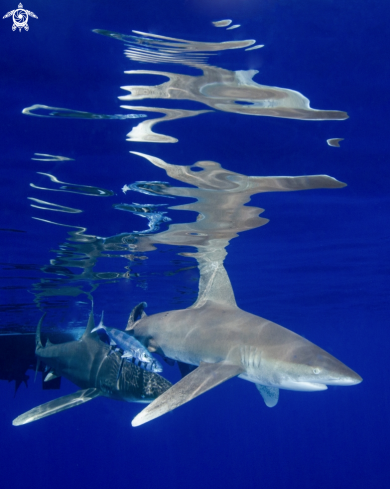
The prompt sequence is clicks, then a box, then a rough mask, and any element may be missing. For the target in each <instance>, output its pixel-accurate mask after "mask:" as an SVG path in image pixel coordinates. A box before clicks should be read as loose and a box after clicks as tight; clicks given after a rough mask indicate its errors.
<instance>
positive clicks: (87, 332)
mask: <svg viewBox="0 0 390 489" xmlns="http://www.w3.org/2000/svg"><path fill="white" fill-rule="evenodd" d="M93 329H95V320H94V318H93V309H92V310H91V313H90V315H89V319H88V324H87V327H86V328H85V331H84V334H83V336H82V338H81V339H83V338H85V337H86V336H88V335H90V334H91V333H92V330H93Z"/></svg>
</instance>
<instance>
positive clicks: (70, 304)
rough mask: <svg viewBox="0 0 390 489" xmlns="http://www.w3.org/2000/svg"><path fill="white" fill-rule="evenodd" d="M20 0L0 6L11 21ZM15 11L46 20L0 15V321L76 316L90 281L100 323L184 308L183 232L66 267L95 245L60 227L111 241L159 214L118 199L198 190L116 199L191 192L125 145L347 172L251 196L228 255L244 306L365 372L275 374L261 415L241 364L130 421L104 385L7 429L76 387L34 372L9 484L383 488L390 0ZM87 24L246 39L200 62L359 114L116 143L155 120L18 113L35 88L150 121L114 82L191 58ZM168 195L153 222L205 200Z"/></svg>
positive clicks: (182, 155)
mask: <svg viewBox="0 0 390 489" xmlns="http://www.w3.org/2000/svg"><path fill="white" fill-rule="evenodd" d="M210 3H212V5H211V6H210V5H209V4H210ZM16 5H17V3H16V1H11V0H7V1H6V2H3V3H2V7H3V14H2V15H4V14H5V13H6V12H8V11H10V10H12V9H15V8H16ZM23 5H24V8H25V9H29V10H31V11H32V12H34V13H35V14H36V15H37V16H38V19H34V18H29V21H28V24H29V31H28V32H26V31H25V30H22V32H19V30H16V31H15V32H13V31H12V29H11V27H12V18H6V19H3V20H2V21H1V24H0V36H1V38H0V45H1V55H0V63H1V67H0V73H1V85H0V87H1V88H0V90H1V100H2V101H1V111H2V131H1V136H0V138H1V172H2V173H1V180H0V182H1V192H0V209H1V226H0V227H1V228H2V231H1V236H2V239H1V259H0V262H1V271H2V273H1V279H2V282H1V283H2V285H1V295H0V298H1V304H0V307H1V326H0V328H1V330H2V332H3V333H10V332H11V333H15V332H18V333H27V332H34V331H35V328H36V324H37V322H38V320H39V318H40V316H41V311H42V310H44V311H46V312H48V316H47V322H46V323H45V324H46V329H47V330H48V331H56V330H61V331H67V330H70V329H72V328H82V327H84V325H86V321H87V317H88V314H89V311H90V298H91V297H93V300H94V304H95V311H96V317H98V314H100V312H101V311H102V310H104V314H105V318H106V319H107V321H109V324H110V325H111V326H114V327H118V328H120V329H122V328H123V327H124V325H125V324H126V321H127V318H128V314H129V312H130V310H131V308H132V307H133V306H134V305H135V304H137V303H139V302H141V301H146V302H147V303H148V314H153V313H157V312H161V311H165V310H170V309H178V308H183V307H188V306H190V305H191V304H192V303H193V302H194V300H195V299H196V295H197V285H198V277H199V274H198V271H197V268H196V262H195V260H193V259H191V258H188V257H184V256H182V255H178V252H186V251H194V250H193V249H192V248H191V247H189V246H183V247H180V248H179V247H177V246H171V245H169V244H166V245H159V246H158V247H157V250H156V251H148V252H145V253H143V254H142V253H141V254H139V255H138V256H142V257H143V258H142V259H136V260H135V261H132V260H131V259H130V258H125V257H120V256H118V255H119V254H120V253H116V256H115V257H108V256H104V255H107V254H109V253H108V252H107V250H106V251H104V252H103V253H102V254H98V256H97V258H96V263H95V266H94V268H93V273H95V274H100V275H99V276H97V275H95V276H93V277H88V275H85V270H89V268H88V267H85V268H81V267H80V266H79V267H76V266H73V267H72V266H68V265H69V263H68V262H67V261H66V260H67V259H69V256H70V255H69V254H68V255H67V254H66V253H71V257H73V258H75V256H76V255H72V253H76V254H77V253H85V252H86V250H85V248H78V249H76V248H72V243H73V245H74V241H70V240H69V238H71V239H72V236H71V235H69V232H72V231H73V232H75V231H77V229H79V228H86V231H85V234H87V235H90V236H96V237H101V238H104V237H105V238H107V237H112V236H116V235H119V234H121V233H132V232H142V231H145V230H148V220H147V219H145V217H141V216H140V215H138V214H137V213H132V212H124V211H122V210H118V209H115V208H114V207H113V206H114V205H118V204H129V205H130V204H133V203H137V204H140V205H142V204H153V205H156V204H168V206H171V205H180V204H182V203H185V202H187V201H188V199H187V200H185V199H179V198H178V199H176V200H175V201H174V202H173V201H172V202H170V201H169V199H166V198H164V197H161V196H157V197H154V196H149V195H145V194H141V193H135V192H127V193H126V194H124V193H123V192H122V190H121V189H122V187H123V186H124V185H130V184H131V183H134V182H137V181H149V182H150V181H164V182H169V183H170V184H171V185H172V186H181V185H183V186H185V184H180V183H178V182H177V181H175V180H173V179H172V178H170V177H168V176H167V175H166V174H165V172H164V170H162V169H160V168H157V167H154V166H153V165H151V164H150V163H149V162H147V161H146V160H144V159H142V158H140V157H139V156H135V155H132V154H130V153H129V151H137V152H140V153H145V154H148V155H152V156H156V157H158V158H161V159H163V160H164V161H166V162H169V163H172V164H175V165H192V164H193V163H195V162H196V161H199V160H212V161H217V162H219V163H220V164H221V165H222V166H223V167H224V168H225V169H228V170H230V171H233V172H237V173H241V174H244V175H254V176H274V175H276V176H279V175H289V176H296V175H315V174H326V175H330V176H332V177H334V178H337V179H338V180H340V181H342V182H345V183H347V184H348V186H347V187H345V188H341V189H325V190H308V191H305V192H291V193H281V192H275V193H265V194H258V195H255V196H254V197H253V198H252V200H251V204H250V205H253V206H257V207H259V208H262V209H265V211H264V212H263V213H262V217H265V218H267V219H269V220H270V222H269V223H268V224H267V225H265V226H262V227H259V228H256V229H252V230H249V231H246V232H242V233H240V235H239V237H237V238H235V239H232V241H231V242H230V245H229V246H228V248H227V251H228V256H227V258H226V260H225V266H226V269H227V271H228V273H229V276H230V279H231V282H232V286H233V289H234V292H235V296H236V301H237V304H238V305H239V306H240V307H241V308H242V309H244V310H247V311H249V312H251V313H254V314H257V315H259V316H262V317H264V318H267V319H270V320H272V321H274V322H276V323H278V324H281V325H283V326H285V327H287V328H289V329H291V330H293V331H295V332H296V333H298V334H300V335H302V336H304V337H306V338H308V339H310V340H311V341H313V342H314V343H316V344H318V345H319V346H321V347H322V348H324V349H325V350H327V351H328V352H330V353H331V354H332V355H334V356H335V357H336V358H339V359H340V360H341V361H343V362H345V363H346V365H348V366H349V367H351V368H352V369H354V370H355V371H357V372H358V373H359V374H360V375H361V376H362V377H363V379H364V381H363V383H362V384H360V385H358V386H353V387H348V388H346V387H330V388H329V389H328V390H327V391H324V392H314V393H306V392H293V391H286V390H283V391H281V394H280V401H279V404H278V405H277V406H276V407H275V408H273V409H269V408H267V407H266V406H265V405H264V403H263V401H262V399H261V398H260V396H259V393H258V392H257V390H256V389H255V387H254V386H253V385H252V384H251V383H249V382H244V381H243V380H240V379H232V380H229V381H228V382H225V383H223V384H222V385H220V386H218V387H217V388H215V389H213V390H211V391H209V392H207V393H206V394H204V395H203V396H201V397H199V398H197V399H195V400H193V401H191V402H190V403H188V404H186V405H184V406H182V407H180V408H179V409H177V410H175V411H173V412H172V413H169V414H167V415H165V416H162V417H161V418H158V419H156V420H154V421H152V422H150V423H147V424H145V425H143V426H141V427H138V428H132V427H131V425H130V423H131V420H132V418H133V417H134V416H135V415H136V414H137V413H138V412H139V411H140V410H141V409H142V407H143V406H142V405H137V404H127V403H119V402H114V401H111V400H109V399H103V398H99V399H96V400H94V401H92V402H91V403H88V404H86V405H84V406H80V407H77V408H76V409H71V410H69V411H65V412H63V413H60V414H58V415H55V416H51V417H48V418H45V419H43V420H41V421H38V422H36V423H32V424H30V425H26V426H20V427H13V426H12V424H11V423H12V420H13V419H14V418H15V417H16V416H18V415H19V414H21V413H23V412H25V411H27V410H28V409H31V408H32V407H34V406H36V405H39V404H42V403H44V402H47V401H48V400H50V399H53V398H55V397H59V395H65V394H68V393H71V392H74V391H75V390H76V388H75V386H73V385H72V384H70V383H69V382H67V381H63V382H62V387H61V391H43V390H42V389H41V383H40V382H37V383H35V384H34V382H33V375H34V374H33V372H32V371H29V372H28V375H29V376H30V380H29V383H28V389H26V387H25V386H24V385H22V386H21V387H20V389H19V390H18V392H17V395H16V397H15V398H14V384H13V383H8V382H6V381H2V382H1V383H0V390H1V399H2V402H1V415H2V416H1V442H0V468H1V479H2V486H4V487H13V488H15V489H19V488H22V487H23V488H25V487H30V488H38V487H39V488H40V489H46V488H49V487H53V486H55V487H57V488H58V489H62V488H68V487H69V486H70V485H73V486H76V487H93V486H96V487H105V486H108V485H111V484H115V485H123V486H125V487H126V486H130V485H131V486H132V487H145V486H146V487H148V488H149V487H163V488H165V487H170V488H188V489H191V488H198V487H207V488H208V487H226V488H233V487H241V486H242V487H243V486H246V487H248V488H257V487H267V486H271V485H272V487H275V488H289V489H293V488H298V487H299V488H301V489H302V488H313V487H316V488H320V487H333V488H337V489H338V488H340V489H341V488H343V489H344V488H346V487H354V488H359V489H360V488H366V487H376V488H385V487H388V486H389V469H388V453H389V449H390V446H389V434H390V432H389V415H388V412H389V407H390V399H389V388H388V381H387V374H388V371H389V369H388V347H387V345H388V342H389V339H390V337H389V333H388V309H389V307H388V302H389V290H388V289H389V286H388V272H389V265H390V263H389V253H388V243H389V218H388V216H389V203H390V199H389V196H388V181H389V177H390V170H389V168H390V167H389V165H388V159H389V149H388V134H387V133H388V129H387V126H388V121H387V112H386V106H387V100H388V86H387V80H388V79H389V71H390V70H389V63H388V61H387V58H388V49H389V45H388V37H389V31H388V22H387V19H388V15H389V11H390V8H389V6H388V5H387V4H386V2H381V1H375V0H374V1H371V2H370V4H369V5H366V4H365V3H363V2H348V1H346V0H339V1H333V0H317V1H316V2H312V1H308V0H297V1H294V2H291V1H288V0H268V1H262V2H260V1H258V0H256V1H255V0H240V1H237V0H229V1H220V0H218V1H216V0H215V1H213V2H210V1H206V0H189V1H170V0H165V1H164V2H158V1H156V0H143V1H142V2H135V1H131V2H129V1H127V2H125V1H119V2H115V3H111V2H105V3H103V2H101V3H96V2H92V1H85V2H83V3H82V4H81V3H80V2H76V1H69V2H52V3H50V4H49V3H47V2H43V1H34V0H31V1H30V2H29V3H28V4H27V3H26V4H23ZM221 19H232V20H233V22H232V25H233V24H240V25H241V27H240V28H237V29H234V30H228V31H227V30H226V29H225V28H216V27H214V26H213V25H212V24H211V22H212V21H218V20H221ZM92 29H105V30H108V31H112V32H116V33H121V34H128V35H131V34H132V32H131V31H132V30H137V31H141V32H144V33H149V34H156V35H161V36H167V37H172V38H176V39H186V40H190V41H202V42H215V43H217V42H218V43H220V42H224V41H233V40H236V41H237V40H247V39H255V40H256V41H257V44H264V48H261V49H258V50H254V51H244V50H243V49H237V50H231V51H225V52H223V53H218V54H216V55H215V56H212V57H210V59H209V63H210V64H214V65H216V66H219V67H222V68H224V69H226V70H250V69H253V70H259V73H258V74H257V75H255V77H254V80H255V81H256V82H257V83H258V84H261V85H267V86H272V87H281V88H285V89H290V90H295V91H297V92H300V93H301V94H303V95H304V96H305V97H307V98H308V99H309V100H310V105H311V107H312V108H315V109H322V110H339V111H345V112H347V113H348V115H349V119H347V120H343V121H341V120H340V121H339V120H326V121H314V120H313V121H304V120H292V119H285V118H275V117H262V116H249V115H242V114H237V113H231V112H223V111H215V112H213V113H209V114H203V115H199V116H196V117H192V118H185V119H179V120H174V121H171V122H164V123H161V124H158V125H156V126H155V127H154V130H155V132H157V133H162V134H165V135H169V136H170V137H173V138H176V139H178V142H177V143H172V144H170V143H155V142H153V143H150V142H135V141H126V134H128V133H129V132H130V131H131V129H132V128H133V127H135V126H136V125H137V124H139V123H140V122H141V121H143V120H145V118H138V119H137V118H135V119H125V120H85V119H80V120H75V119H69V118H67V119H66V118H65V119H64V118H62V119H61V118H53V117H52V118H38V117H32V116H28V115H24V114H22V110H23V109H24V108H26V107H31V106H32V105H34V104H42V105H47V106H50V107H57V108H66V109H71V110H74V111H84V112H89V113H93V114H111V115H112V114H130V113H134V114H136V113H142V114H145V115H147V117H148V118H153V117H160V116H161V114H155V113H149V112H145V111H144V112H142V111H140V112H137V111H135V112H129V111H126V110H125V109H121V108H120V105H124V104H127V102H123V101H119V100H118V98H117V97H118V96H120V95H124V94H125V92H124V91H123V90H121V89H120V87H122V86H125V85H157V84H159V83H162V82H165V81H167V79H166V78H162V77H161V76H158V75H154V76H148V75H128V74H124V71H125V70H155V71H160V72H161V71H168V72H171V73H180V74H187V75H191V76H198V75H199V74H200V72H199V70H196V69H195V68H193V67H189V66H182V65H179V64H177V65H174V64H158V65H157V64H153V63H145V62H142V63H141V62H137V61H134V60H131V59H128V58H126V57H125V56H124V53H123V51H124V48H125V45H124V44H123V43H122V42H121V41H118V40H117V39H110V38H109V37H106V36H102V35H98V34H96V33H93V32H92ZM141 47H142V46H141ZM131 105H141V106H149V107H168V108H174V109H179V108H180V109H187V110H205V109H210V107H207V106H205V105H204V104H201V103H199V102H196V101H180V100H179V101H177V100H148V99H146V100H140V101H135V102H132V103H131ZM330 138H344V141H341V143H340V147H339V148H336V147H331V146H328V145H327V144H326V140H327V139H330ZM35 153H40V154H46V155H61V156H66V157H68V158H71V159H70V160H67V161H37V160H32V158H40V156H34V154H35ZM41 158H44V157H41ZM37 172H41V173H46V174H51V175H54V176H55V177H56V178H57V179H58V180H60V181H61V182H66V183H67V184H74V185H78V186H89V187H93V188H99V189H107V190H110V191H112V193H113V194H114V195H112V196H108V197H94V196H90V195H82V194H77V193H67V192H56V191H53V190H52V191H50V190H41V189H37V188H33V187H31V186H30V184H31V183H32V184H34V185H35V186H36V187H45V188H51V189H57V190H58V189H59V187H60V184H56V183H53V182H50V180H49V178H48V177H47V176H45V175H42V174H41V173H37ZM28 198H34V199H38V200H41V201H45V202H50V203H52V204H53V203H54V204H56V205H60V206H63V207H71V208H72V209H78V210H81V211H82V212H81V213H72V214H69V213H61V212H54V211H49V210H44V209H39V208H37V207H31V204H35V205H38V206H42V205H43V204H39V203H37V201H32V200H30V199H28ZM159 209H160V210H163V211H164V212H165V211H166V212H167V214H166V215H165V216H166V217H169V218H170V219H171V221H170V222H161V223H160V229H159V230H156V231H155V232H156V233H157V232H161V231H164V230H166V229H168V225H169V224H172V223H185V222H190V221H191V220H192V219H193V216H194V215H193V213H192V214H191V213H188V212H186V211H177V210H176V211H175V210H170V209H167V208H162V207H160V208H159ZM33 218H38V219H40V220H37V219H33ZM42 220H46V221H51V222H56V223H57V224H61V226H59V225H55V224H51V223H48V222H44V221H42ZM64 225H65V226H73V227H64ZM74 226H78V227H79V228H75V227H74ZM151 234H153V233H151ZM73 238H74V236H73ZM78 244H79V243H78ZM61 253H63V254H62V255H61ZM64 253H65V254H64ZM112 254H114V255H115V253H112ZM77 257H78V258H82V257H84V258H85V255H80V254H79V255H77ZM144 257H146V258H145V259H144ZM60 258H61V259H62V260H65V264H64V263H62V264H61V263H60V262H59V260H60ZM88 259H91V256H89V257H88ZM61 266H63V268H62V269H61V268H53V267H61ZM126 267H127V268H126ZM65 268H67V269H68V271H70V272H71V274H72V276H70V275H66V270H65ZM64 273H65V275H64ZM83 273H84V275H82V274H83ZM110 274H111V275H110ZM126 274H127V275H126ZM80 275H82V276H80ZM96 285H98V287H97V288H96V289H95V288H94V287H95V286H96ZM64 288H66V289H64ZM78 331H80V330H78ZM164 375H165V376H166V377H167V378H169V379H170V380H171V381H172V382H176V381H177V380H178V379H179V372H178V370H177V368H176V367H169V366H168V365H166V366H164ZM59 392H60V393H59Z"/></svg>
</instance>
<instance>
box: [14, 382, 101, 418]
mask: <svg viewBox="0 0 390 489" xmlns="http://www.w3.org/2000/svg"><path fill="white" fill-rule="evenodd" d="M101 395H102V393H101V391H100V390H99V389H94V388H90V389H85V390H80V391H77V392H75V393H73V394H69V395H67V396H63V397H59V398H58V399H54V400H53V401H50V402H47V403H46V404H42V405H41V406H37V407H35V408H34V409H30V411H27V412H26V413H24V414H21V415H20V416H18V417H17V418H15V419H14V420H13V421H12V424H13V425H14V426H20V425H22V424H27V423H31V422H32V421H37V420H38V419H41V418H44V417H46V416H50V415H52V414H56V413H59V412H61V411H65V409H70V408H72V407H75V406H78V405H79V404H83V403H84V402H87V401H91V400H92V399H94V398H95V397H98V396H101Z"/></svg>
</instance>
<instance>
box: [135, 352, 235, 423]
mask: <svg viewBox="0 0 390 489" xmlns="http://www.w3.org/2000/svg"><path fill="white" fill-rule="evenodd" d="M242 372H244V368H243V367H241V366H238V365H231V364H229V363H225V362H220V363H204V362H202V363H201V364H200V365H199V367H198V368H197V369H196V370H194V371H193V372H191V373H190V374H188V375H186V376H185V377H183V378H182V379H181V380H180V381H179V382H178V383H177V384H175V385H173V386H172V387H171V388H170V389H168V390H167V391H165V392H164V393H163V394H162V395H161V396H159V397H158V398H157V399H155V400H154V401H153V402H152V403H151V404H149V406H148V407H147V408H145V409H144V410H143V411H141V412H140V413H139V414H138V415H137V416H136V417H135V418H134V419H133V421H132V423H131V424H132V425H133V426H139V425H141V424H144V423H147V422H148V421H151V420H152V419H154V418H158V417H159V416H161V415H163V414H165V413H168V412H169V411H172V410H173V409H176V408H177V407H179V406H181V405H182V404H185V403H186V402H188V401H191V400H192V399H194V398H195V397H197V396H199V395H200V394H203V393H204V392H207V391H208V390H210V389H212V388H213V387H216V386H217V385H219V384H221V383H222V382H225V380H228V379H230V378H232V377H235V376H236V375H240V374H241V373H242Z"/></svg>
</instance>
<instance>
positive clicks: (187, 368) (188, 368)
mask: <svg viewBox="0 0 390 489" xmlns="http://www.w3.org/2000/svg"><path fill="white" fill-rule="evenodd" d="M177 365H178V367H179V370H180V373H181V376H182V378H183V377H185V376H186V375H188V374H190V373H191V372H192V371H193V370H195V369H196V366H195V365H189V364H188V363H183V362H177Z"/></svg>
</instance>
